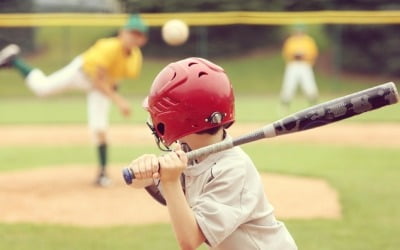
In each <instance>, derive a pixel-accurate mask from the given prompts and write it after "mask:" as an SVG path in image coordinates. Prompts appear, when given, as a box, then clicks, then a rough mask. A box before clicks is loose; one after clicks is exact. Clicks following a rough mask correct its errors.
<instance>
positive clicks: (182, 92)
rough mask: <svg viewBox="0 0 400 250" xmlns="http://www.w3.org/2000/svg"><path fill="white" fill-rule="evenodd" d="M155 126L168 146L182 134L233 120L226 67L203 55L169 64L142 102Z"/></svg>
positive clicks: (156, 131) (157, 133) (231, 99)
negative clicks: (204, 57) (203, 57)
mask: <svg viewBox="0 0 400 250" xmlns="http://www.w3.org/2000/svg"><path fill="white" fill-rule="evenodd" d="M143 104H144V106H145V108H146V109H147V111H148V112H149V113H150V116H151V119H152V122H153V126H154V128H153V130H154V132H155V134H156V136H157V137H158V138H159V139H161V141H162V142H163V144H164V145H166V146H169V145H170V144H171V143H173V142H174V141H176V140H178V139H179V138H182V137H183V136H186V135H189V134H192V133H196V132H200V131H203V130H206V129H210V128H213V127H217V126H221V125H227V124H230V123H232V122H233V121H234V118H235V117H234V94H233V89H232V85H231V83H230V81H229V79H228V77H227V75H226V74H225V72H224V70H223V69H222V68H221V67H220V66H218V65H216V64H214V63H212V62H210V61H208V60H205V59H202V58H194V57H193V58H187V59H184V60H180V61H177V62H174V63H171V64H169V65H167V66H166V67H165V68H164V69H163V70H161V72H160V73H159V74H158V75H157V76H156V78H155V79H154V82H153V84H152V86H151V89H150V94H149V96H148V97H147V99H146V100H145V102H144V103H143Z"/></svg>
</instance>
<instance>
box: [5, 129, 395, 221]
mask: <svg viewBox="0 0 400 250" xmlns="http://www.w3.org/2000/svg"><path fill="white" fill-rule="evenodd" d="M260 126H261V125H260V124H251V125H246V126H240V127H238V126H236V127H233V128H232V129H231V131H230V133H231V135H233V136H237V135H241V134H243V133H245V132H248V131H251V130H254V129H256V128H258V127H260ZM399 127H400V126H398V125H396V124H384V125H383V124H366V125H362V126H360V125H355V124H337V125H331V126H326V127H322V128H319V129H316V130H309V131H306V132H302V133H297V134H293V135H287V136H282V137H280V138H279V139H278V138H275V139H270V140H269V142H270V143H274V142H291V141H292V142H300V143H301V142H307V143H309V142H312V143H329V144H338V145H362V146H366V147H396V148H397V147H400V128H399ZM110 132H111V135H110V137H111V138H110V139H111V141H112V143H113V144H114V145H125V144H126V145H127V144H130V145H132V144H133V143H137V142H140V143H145V142H148V143H153V139H152V138H151V137H152V136H151V135H150V133H149V132H148V131H147V129H146V128H145V127H142V126H123V125H117V126H113V127H112V130H111V131H110ZM0 138H2V139H1V140H0V148H1V147H7V146H20V145H54V142H57V143H56V144H57V145H90V140H89V138H90V137H89V133H88V131H87V129H86V127H85V126H76V125H71V126H65V125H63V126H46V127H42V126H1V129H0ZM110 169H111V177H112V179H113V185H112V186H111V187H109V188H98V187H95V186H94V185H92V182H93V179H92V178H93V176H94V173H95V169H94V168H93V167H92V166H82V165H68V166H47V167H44V168H41V169H36V170H26V171H15V172H7V173H1V174H0V204H2V205H1V206H0V221H3V222H35V223H57V224H72V225H80V226H109V225H124V224H144V223H155V222H167V221H168V215H167V211H166V209H165V208H164V207H162V206H161V205H159V204H157V203H156V202H155V201H153V200H152V198H151V197H150V196H148V195H147V193H146V192H144V191H143V190H135V189H132V188H130V187H128V186H126V185H125V184H124V183H123V181H122V178H121V169H120V166H112V167H111V168H110ZM262 179H263V182H264V185H265V190H266V193H267V195H268V197H269V199H270V200H271V202H272V204H273V205H274V207H275V209H276V215H277V217H278V218H303V219H308V218H340V216H341V207H340V204H339V197H338V194H337V193H336V191H335V190H334V189H333V188H332V187H330V186H329V184H328V183H327V182H325V181H324V180H321V179H314V178H304V177H294V176H283V175H276V174H266V175H262Z"/></svg>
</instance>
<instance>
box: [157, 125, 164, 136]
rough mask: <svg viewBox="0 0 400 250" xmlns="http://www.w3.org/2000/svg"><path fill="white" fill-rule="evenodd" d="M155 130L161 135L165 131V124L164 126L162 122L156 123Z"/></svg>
mask: <svg viewBox="0 0 400 250" xmlns="http://www.w3.org/2000/svg"><path fill="white" fill-rule="evenodd" d="M157 131H158V133H160V134H161V135H164V133H165V126H164V123H158V124H157Z"/></svg>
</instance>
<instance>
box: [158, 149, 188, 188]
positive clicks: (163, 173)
mask: <svg viewBox="0 0 400 250" xmlns="http://www.w3.org/2000/svg"><path fill="white" fill-rule="evenodd" d="M187 161H188V159H187V157H186V154H185V152H183V151H182V149H181V148H180V146H178V147H177V149H176V150H174V151H173V152H170V153H168V154H165V155H163V156H160V157H158V162H159V163H160V179H161V182H163V183H168V182H176V181H178V180H179V178H180V176H181V174H182V172H183V170H184V169H185V168H186V166H187Z"/></svg>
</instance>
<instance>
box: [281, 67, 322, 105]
mask: <svg viewBox="0 0 400 250" xmlns="http://www.w3.org/2000/svg"><path fill="white" fill-rule="evenodd" d="M298 84H300V86H301V88H302V90H303V93H304V94H305V95H306V97H307V99H308V100H310V101H316V99H317V97H318V89H317V85H316V83H315V78H314V73H313V70H312V66H311V65H310V64H309V63H307V62H302V61H293V62H289V63H288V64H287V66H286V69H285V74H284V77H283V84H282V90H281V101H282V102H283V103H286V104H288V103H289V102H290V101H291V100H292V98H293V96H294V94H295V93H296V89H297V85H298Z"/></svg>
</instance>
